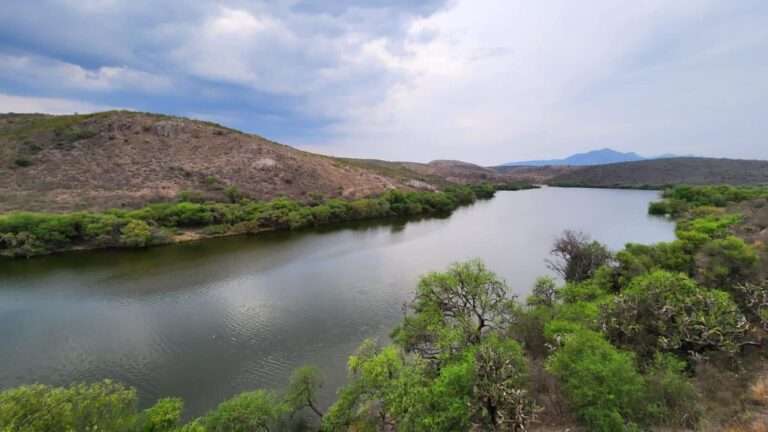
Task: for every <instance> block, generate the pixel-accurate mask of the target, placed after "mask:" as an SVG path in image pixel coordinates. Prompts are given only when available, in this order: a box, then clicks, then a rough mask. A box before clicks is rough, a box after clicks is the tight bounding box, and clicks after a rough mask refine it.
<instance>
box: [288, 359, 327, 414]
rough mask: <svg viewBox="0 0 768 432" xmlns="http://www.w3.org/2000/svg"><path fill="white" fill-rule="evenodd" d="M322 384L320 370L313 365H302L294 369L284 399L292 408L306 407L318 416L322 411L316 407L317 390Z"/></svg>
mask: <svg viewBox="0 0 768 432" xmlns="http://www.w3.org/2000/svg"><path fill="white" fill-rule="evenodd" d="M322 386H323V380H322V376H321V375H320V370H319V369H317V368H316V367H313V366H303V367H300V368H298V369H296V370H295V371H294V372H293V375H291V379H290V382H289V383H288V391H287V392H286V396H285V400H286V403H287V404H288V406H290V407H291V408H292V409H294V410H299V409H301V408H304V407H308V408H309V409H311V410H312V412H314V413H315V414H317V415H318V416H319V417H322V416H323V412H322V411H320V409H319V408H318V407H317V401H316V399H317V392H318V391H319V390H320V388H321V387H322Z"/></svg>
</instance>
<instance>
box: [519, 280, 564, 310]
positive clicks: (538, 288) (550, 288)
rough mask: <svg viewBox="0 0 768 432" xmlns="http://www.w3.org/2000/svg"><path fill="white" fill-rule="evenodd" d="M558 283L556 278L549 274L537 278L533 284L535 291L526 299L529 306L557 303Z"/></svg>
mask: <svg viewBox="0 0 768 432" xmlns="http://www.w3.org/2000/svg"><path fill="white" fill-rule="evenodd" d="M556 293H557V285H556V283H555V279H554V278H552V277H549V276H542V277H540V278H538V279H536V283H535V284H534V285H533V292H532V293H531V295H530V296H529V297H528V299H527V300H526V303H528V305H529V306H553V305H554V304H555V295H556Z"/></svg>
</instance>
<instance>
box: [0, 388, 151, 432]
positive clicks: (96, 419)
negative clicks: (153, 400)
mask: <svg viewBox="0 0 768 432" xmlns="http://www.w3.org/2000/svg"><path fill="white" fill-rule="evenodd" d="M136 421H137V412H136V391H135V390H133V389H131V388H128V387H126V386H123V385H121V384H117V383H114V382H112V381H102V382H99V383H94V384H73V385H71V386H69V387H49V386H44V385H40V384H35V385H30V386H22V387H16V388H13V389H10V390H5V391H3V392H2V393H0V430H3V431H9V432H10V431H15V432H48V431H65V432H96V431H115V432H119V431H129V430H132V429H133V428H134V427H135V426H136ZM158 430H159V429H158Z"/></svg>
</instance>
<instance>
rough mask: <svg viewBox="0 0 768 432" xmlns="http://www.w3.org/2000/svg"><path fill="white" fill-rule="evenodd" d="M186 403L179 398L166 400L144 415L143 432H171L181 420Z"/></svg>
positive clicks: (161, 400) (160, 401)
mask: <svg viewBox="0 0 768 432" xmlns="http://www.w3.org/2000/svg"><path fill="white" fill-rule="evenodd" d="M183 409H184V402H183V401H182V400H181V399H179V398H165V399H160V400H159V401H157V403H156V404H155V405H153V406H152V407H151V408H149V409H147V410H145V411H144V413H143V423H144V424H143V427H142V428H141V429H142V431H143V432H170V431H172V430H175V428H176V426H177V425H178V423H179V419H180V418H181V411H182V410H183Z"/></svg>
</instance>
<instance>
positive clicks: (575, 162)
mask: <svg viewBox="0 0 768 432" xmlns="http://www.w3.org/2000/svg"><path fill="white" fill-rule="evenodd" d="M644 159H645V158H644V157H642V156H640V155H638V154H637V153H622V152H618V151H616V150H612V149H609V148H604V149H601V150H592V151H590V152H586V153H577V154H574V155H571V156H568V157H567V158H565V159H548V160H532V161H522V162H508V163H505V164H503V166H556V165H570V166H584V165H604V164H609V163H616V162H631V161H639V160H644Z"/></svg>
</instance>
